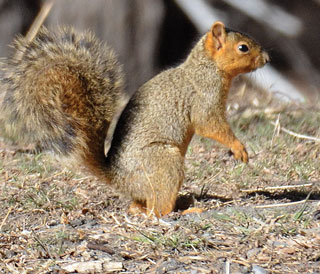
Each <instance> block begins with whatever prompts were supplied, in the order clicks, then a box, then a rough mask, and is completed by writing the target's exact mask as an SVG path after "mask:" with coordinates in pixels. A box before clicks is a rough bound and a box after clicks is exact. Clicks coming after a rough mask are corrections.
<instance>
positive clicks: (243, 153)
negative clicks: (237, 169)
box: [231, 141, 249, 163]
mask: <svg viewBox="0 0 320 274" xmlns="http://www.w3.org/2000/svg"><path fill="white" fill-rule="evenodd" d="M231 152H232V154H233V156H234V158H235V159H237V160H241V161H242V162H244V163H248V160H249V158H248V152H247V150H246V148H245V147H244V145H243V144H241V143H240V142H239V141H235V142H234V144H233V145H232V147H231Z"/></svg>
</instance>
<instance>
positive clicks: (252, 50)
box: [205, 21, 269, 77]
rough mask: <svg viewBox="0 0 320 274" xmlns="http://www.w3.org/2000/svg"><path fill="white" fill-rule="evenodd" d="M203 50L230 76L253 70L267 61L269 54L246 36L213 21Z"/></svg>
mask: <svg viewBox="0 0 320 274" xmlns="http://www.w3.org/2000/svg"><path fill="white" fill-rule="evenodd" d="M205 50H206V51H207V53H208V54H209V56H210V57H211V58H212V59H213V60H214V61H215V63H216V64H217V66H218V68H219V69H220V70H222V71H224V72H225V73H226V74H228V75H229V76H231V77H235V76H237V75H238V74H241V73H246V72H250V71H253V70H255V69H257V68H260V67H262V66H264V65H265V64H266V63H267V62H268V61H269V55H268V53H267V52H265V51H264V50H263V49H262V48H261V46H260V45H259V44H258V43H257V42H255V41H254V40H253V39H251V38H249V37H248V36H246V35H244V34H242V33H239V32H235V31H231V30H228V29H226V28H225V26H224V24H223V23H222V22H219V21H217V22H215V23H214V24H213V25H212V27H211V29H210V31H209V32H208V33H207V36H206V39H205Z"/></svg>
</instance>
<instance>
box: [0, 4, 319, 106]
mask: <svg viewBox="0 0 320 274" xmlns="http://www.w3.org/2000/svg"><path fill="white" fill-rule="evenodd" d="M47 1H48V0H47ZM44 3H45V1H42V0H0V57H6V56H8V55H9V54H10V47H9V46H8V45H9V44H10V43H11V42H12V40H13V38H14V36H15V35H17V34H18V33H21V34H22V35H24V34H26V33H27V32H28V30H29V28H30V25H31V24H32V22H33V21H34V20H35V18H36V16H37V15H38V14H39V12H40V11H41V9H42V8H43V5H44ZM319 15H320V0H309V1H301V0H290V1H286V0H278V1H276V0H242V1H237V0H90V1H88V0H55V1H54V2H53V6H52V8H51V10H50V12H49V15H48V17H47V18H46V20H45V25H47V26H48V27H49V28H52V27H53V26H54V25H72V26H74V27H75V28H76V29H78V30H80V31H81V30H84V29H90V30H92V31H93V32H95V33H96V35H97V36H98V37H99V38H100V39H102V40H103V41H106V42H107V43H108V44H110V45H111V46H112V47H113V48H114V49H115V51H116V52H117V54H118V56H119V59H120V61H121V63H122V64H123V65H124V69H125V72H126V78H127V91H128V93H132V92H134V90H136V88H137V87H139V86H140V85H141V84H142V83H144V82H145V81H146V80H148V79H150V78H151V77H152V76H153V75H155V74H156V73H158V72H159V71H161V70H163V69H165V68H168V67H170V66H172V65H175V64H178V63H179V62H181V61H182V60H183V59H184V58H185V57H186V55H187V54H188V52H189V50H190V49H191V47H192V45H193V44H194V42H195V41H197V39H198V38H199V37H200V35H202V34H203V33H205V32H206V31H207V30H208V29H209V28H210V26H211V24H212V23H213V22H214V21H216V20H221V21H223V22H224V23H225V24H226V25H227V26H228V27H229V28H231V29H235V30H239V31H241V32H244V33H247V34H248V35H250V36H252V37H254V38H255V40H257V41H258V42H260V43H261V44H262V46H263V47H264V48H265V49H266V50H267V51H268V52H269V54H270V56H271V64H270V65H268V66H267V67H266V68H264V69H263V70H260V71H258V72H254V73H252V74H251V75H249V78H248V79H249V81H252V82H254V84H255V85H257V86H258V87H259V88H261V89H264V90H267V91H271V92H274V93H277V94H281V95H283V96H284V97H285V98H290V99H294V100H306V101H309V102H314V101H318V100H319V98H320V77H319V72H320V50H319V48H320V29H319V28H320V16H319ZM248 79H246V80H244V81H248Z"/></svg>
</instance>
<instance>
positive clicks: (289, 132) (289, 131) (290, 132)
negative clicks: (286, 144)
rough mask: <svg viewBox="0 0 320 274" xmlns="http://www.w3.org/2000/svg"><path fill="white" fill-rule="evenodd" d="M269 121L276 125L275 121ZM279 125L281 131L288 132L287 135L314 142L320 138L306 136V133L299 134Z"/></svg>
mask: <svg viewBox="0 0 320 274" xmlns="http://www.w3.org/2000/svg"><path fill="white" fill-rule="evenodd" d="M270 123H271V124H272V125H273V126H278V125H277V123H275V122H272V121H270ZM279 127H280V130H282V131H283V132H285V133H287V134H289V135H292V136H294V137H296V138H300V139H307V140H312V141H314V142H320V139H319V138H316V137H313V136H308V135H304V134H299V133H295V132H293V131H291V130H289V129H286V128H284V127H282V126H279Z"/></svg>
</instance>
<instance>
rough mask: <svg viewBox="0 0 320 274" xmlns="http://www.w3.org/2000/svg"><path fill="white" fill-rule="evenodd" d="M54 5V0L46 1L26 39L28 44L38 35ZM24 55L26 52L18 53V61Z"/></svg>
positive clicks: (16, 55) (16, 56)
mask: <svg viewBox="0 0 320 274" xmlns="http://www.w3.org/2000/svg"><path fill="white" fill-rule="evenodd" d="M53 4H54V0H46V1H44V3H43V5H42V7H41V9H40V11H39V13H38V14H37V16H36V18H35V19H34V21H33V22H32V24H31V26H30V28H29V30H28V32H27V34H26V36H25V39H26V41H27V42H31V41H32V40H33V39H34V37H35V36H36V35H37V33H38V31H39V29H40V27H41V26H42V24H43V22H44V20H46V18H47V16H48V14H49V12H50V10H51V9H52V6H53ZM23 54H24V51H18V52H16V54H15V58H16V59H20V58H21V57H22V56H23Z"/></svg>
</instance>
